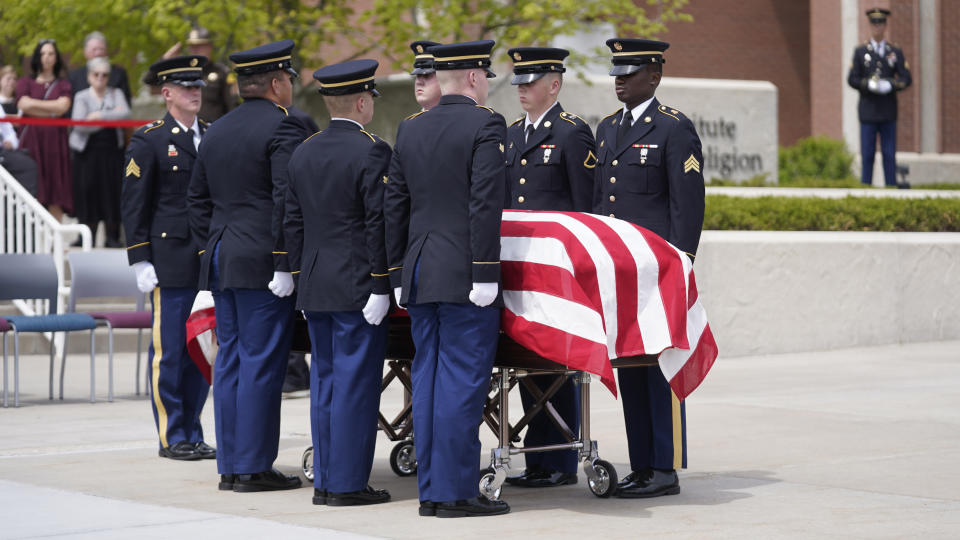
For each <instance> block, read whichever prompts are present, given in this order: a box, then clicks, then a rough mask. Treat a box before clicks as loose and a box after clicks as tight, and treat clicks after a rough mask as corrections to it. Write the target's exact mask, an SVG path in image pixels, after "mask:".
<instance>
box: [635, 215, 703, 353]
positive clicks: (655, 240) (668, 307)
mask: <svg viewBox="0 0 960 540" xmlns="http://www.w3.org/2000/svg"><path fill="white" fill-rule="evenodd" d="M634 227H636V228H637V230H638V231H640V234H642V235H643V239H644V240H646V241H647V245H648V246H650V249H651V250H652V251H653V254H654V256H655V257H656V258H657V263H658V264H659V265H660V274H659V278H658V280H657V283H658V284H659V287H658V289H659V290H660V297H661V299H662V300H663V308H664V310H665V311H666V313H667V326H668V327H669V328H670V341H671V342H672V343H673V346H674V347H679V348H681V349H689V348H690V345H689V344H688V343H687V302H686V298H687V291H686V290H684V287H685V284H686V280H685V279H684V276H683V261H682V260H680V252H678V251H677V250H676V249H674V248H673V246H671V245H670V244H669V243H668V242H667V241H666V240H664V239H663V238H660V236H658V235H657V234H655V233H653V232H651V231H648V230H647V229H644V228H643V227H640V226H638V225H634ZM684 257H686V255H684Z"/></svg>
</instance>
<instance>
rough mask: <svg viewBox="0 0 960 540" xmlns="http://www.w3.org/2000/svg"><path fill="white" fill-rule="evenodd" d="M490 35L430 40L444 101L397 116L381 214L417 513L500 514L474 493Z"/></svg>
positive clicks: (493, 175)
mask: <svg viewBox="0 0 960 540" xmlns="http://www.w3.org/2000/svg"><path fill="white" fill-rule="evenodd" d="M492 48H493V41H474V42H468V43H455V44H451V45H438V46H434V47H431V48H430V49H428V51H429V52H430V53H431V54H433V56H434V66H435V69H436V70H437V80H438V81H439V83H440V89H441V92H442V94H443V97H441V98H440V102H439V103H438V104H437V106H436V107H434V108H432V109H430V110H429V111H426V112H422V113H419V114H417V115H415V116H413V117H411V118H409V119H407V120H405V121H404V122H403V123H401V124H400V128H399V130H398V132H397V144H396V147H395V148H394V154H393V161H392V163H391V166H390V175H389V178H388V182H387V185H386V195H385V199H384V215H385V219H386V231H387V258H388V261H389V263H390V269H389V270H390V284H391V285H392V286H393V287H394V294H395V295H396V298H397V303H398V304H400V305H405V306H406V307H407V310H408V311H409V312H410V323H411V333H412V334H413V341H414V344H415V345H416V348H417V351H416V356H415V357H414V360H413V366H412V378H413V429H414V437H415V440H416V444H417V482H418V487H419V492H420V515H421V516H434V515H435V516H437V517H464V516H483V515H496V514H505V513H507V512H509V511H510V507H509V506H508V505H507V503H505V502H503V501H492V500H489V499H487V498H486V497H484V496H482V495H479V485H478V480H479V471H478V470H477V464H478V463H477V462H478V456H479V454H480V438H479V428H478V426H479V424H480V421H481V416H482V412H483V403H484V398H485V397H486V395H487V389H488V388H489V387H490V374H491V372H492V370H493V359H494V355H495V354H496V348H497V341H498V337H499V336H498V332H499V329H500V307H501V306H502V305H503V300H502V299H501V296H500V294H499V292H500V220H501V217H502V216H501V214H502V210H503V200H504V187H505V184H506V176H505V170H504V162H503V151H504V141H505V139H506V124H505V123H504V121H503V117H502V116H500V115H499V114H497V113H496V112H494V111H493V110H492V109H489V108H487V107H484V106H483V104H484V103H485V102H486V99H487V92H488V91H489V88H490V86H489V83H488V82H487V77H492V76H493V73H492V72H491V71H490V69H489V66H490V50H491V49H492Z"/></svg>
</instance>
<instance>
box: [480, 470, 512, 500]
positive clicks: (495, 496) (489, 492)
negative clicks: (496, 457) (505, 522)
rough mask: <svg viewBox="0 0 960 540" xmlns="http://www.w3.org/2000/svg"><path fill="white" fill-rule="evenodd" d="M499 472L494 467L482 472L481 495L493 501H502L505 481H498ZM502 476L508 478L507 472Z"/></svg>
mask: <svg viewBox="0 0 960 540" xmlns="http://www.w3.org/2000/svg"><path fill="white" fill-rule="evenodd" d="M501 470H502V469H501ZM498 472H499V471H497V470H495V469H494V468H493V467H487V468H486V469H483V470H482V471H480V494H481V495H483V496H485V497H486V498H488V499H490V500H491V501H497V500H500V492H501V491H502V488H503V479H500V480H499V481H498V480H497V473H498ZM502 476H503V477H504V478H506V476H507V474H506V471H503V475H502Z"/></svg>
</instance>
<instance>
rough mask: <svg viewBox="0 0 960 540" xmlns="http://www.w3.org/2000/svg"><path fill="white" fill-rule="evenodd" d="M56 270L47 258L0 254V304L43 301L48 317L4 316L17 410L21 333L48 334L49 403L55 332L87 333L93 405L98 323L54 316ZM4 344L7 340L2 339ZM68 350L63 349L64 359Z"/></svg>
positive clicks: (78, 316) (85, 318) (79, 316)
mask: <svg viewBox="0 0 960 540" xmlns="http://www.w3.org/2000/svg"><path fill="white" fill-rule="evenodd" d="M57 288H58V285H57V269H56V266H55V265H54V263H53V256H52V255H49V254H20V253H18V254H10V253H5V254H0V300H34V299H40V300H46V301H47V303H48V305H49V306H50V307H49V313H48V314H47V315H5V316H4V318H5V319H6V320H7V322H8V323H10V329H11V330H13V406H14V407H19V406H20V333H21V332H51V333H52V336H51V339H50V399H51V400H52V399H53V367H54V366H53V364H54V362H53V356H54V339H53V338H54V337H56V333H57V332H69V331H71V330H90V402H91V403H92V402H93V401H94V388H95V385H94V382H95V379H94V363H95V357H94V353H95V351H96V349H95V348H94V333H93V331H94V329H95V328H96V327H97V322H96V321H95V320H94V319H93V317H91V316H89V315H86V314H83V313H68V314H61V315H58V314H57ZM4 343H6V337H4ZM66 356H67V349H66V347H64V349H63V357H64V359H66ZM8 399H9V398H8V393H7V364H6V358H4V364H3V406H4V407H7V406H9V401H8Z"/></svg>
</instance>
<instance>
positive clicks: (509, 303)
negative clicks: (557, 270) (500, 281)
mask: <svg viewBox="0 0 960 540" xmlns="http://www.w3.org/2000/svg"><path fill="white" fill-rule="evenodd" d="M503 303H504V304H505V305H506V308H507V309H509V310H510V311H512V312H513V313H515V314H518V316H521V317H523V318H524V319H526V320H528V321H530V322H535V323H540V324H542V325H545V326H549V327H551V328H556V329H557V330H561V331H563V332H566V333H568V334H573V335H575V336H577V337H581V338H583V339H587V340H590V341H593V342H595V343H599V344H600V345H603V344H604V343H606V340H607V338H606V334H604V332H603V321H602V320H601V319H600V314H599V313H597V312H596V311H594V310H592V309H590V308H589V307H587V306H584V305H582V304H578V303H576V302H571V301H569V300H566V299H563V298H560V297H557V296H553V295H551V294H544V293H539V292H533V291H503Z"/></svg>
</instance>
